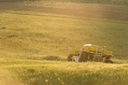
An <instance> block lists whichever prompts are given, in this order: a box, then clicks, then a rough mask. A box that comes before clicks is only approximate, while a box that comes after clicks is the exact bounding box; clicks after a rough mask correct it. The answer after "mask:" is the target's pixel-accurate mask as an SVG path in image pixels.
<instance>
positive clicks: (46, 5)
mask: <svg viewBox="0 0 128 85" xmlns="http://www.w3.org/2000/svg"><path fill="white" fill-rule="evenodd" d="M0 10H1V12H2V11H5V10H14V11H21V10H23V11H35V12H40V13H54V14H61V15H71V16H80V17H87V18H111V19H121V20H128V16H127V15H128V6H121V5H107V4H90V3H61V2H56V3H55V2H33V3H28V2H27V3H25V2H24V3H21V2H19V3H18V2H15V3H14V2H1V3H0Z"/></svg>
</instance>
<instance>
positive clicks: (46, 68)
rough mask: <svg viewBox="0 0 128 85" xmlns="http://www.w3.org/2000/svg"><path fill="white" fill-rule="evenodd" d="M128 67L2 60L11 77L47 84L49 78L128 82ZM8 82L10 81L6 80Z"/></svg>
mask: <svg viewBox="0 0 128 85" xmlns="http://www.w3.org/2000/svg"><path fill="white" fill-rule="evenodd" d="M127 67H128V64H126V63H125V64H123V63H122V64H105V63H96V62H86V63H74V62H66V61H63V62H62V61H44V60H42V61H40V60H26V59H22V60H21V59H1V60H0V69H1V70H0V71H1V72H2V73H8V71H9V72H10V74H9V75H8V77H11V78H12V80H13V78H14V79H15V78H16V77H18V78H19V79H20V80H19V79H17V82H18V83H19V84H23V85H24V84H28V85H42V84H43V85H44V84H45V80H48V84H49V85H72V84H73V85H79V84H81V85H84V84H91V85H113V84H115V85H127V84H128V82H127V79H128V76H127V75H128V73H127V70H128V68H127ZM3 69H6V70H8V71H6V70H3ZM3 71H4V72H3ZM1 76H2V74H1ZM7 79H8V78H7ZM6 82H9V81H8V80H6ZM12 85H16V84H12Z"/></svg>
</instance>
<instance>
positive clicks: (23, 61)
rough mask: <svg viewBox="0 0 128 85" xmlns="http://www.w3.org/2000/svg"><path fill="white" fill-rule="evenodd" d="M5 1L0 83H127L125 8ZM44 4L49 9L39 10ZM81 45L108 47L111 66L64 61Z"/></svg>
mask: <svg viewBox="0 0 128 85" xmlns="http://www.w3.org/2000/svg"><path fill="white" fill-rule="evenodd" d="M122 1H123V0H122ZM73 2H74V1H73ZM3 4H6V2H3V3H2V4H1V5H0V6H1V7H0V9H1V10H0V73H1V74H0V85H45V84H46V82H45V80H48V85H85V84H87V85H127V84H128V81H127V80H128V72H127V71H128V61H127V59H128V54H127V50H128V38H127V37H128V34H127V31H128V30H127V27H128V22H127V12H128V11H127V9H128V8H127V6H121V5H116V6H115V5H108V4H107V5H106V4H104V5H103V4H102V5H101V4H85V3H84V4H83V3H69V2H65V3H61V2H56V3H50V2H47V3H45V4H44V3H43V2H42V1H40V2H33V3H21V2H20V3H19V2H16V3H10V2H8V6H4V5H3ZM12 6H13V7H12ZM28 6H29V7H30V8H32V7H33V8H32V9H27V8H26V7H28ZM6 7H7V8H6ZM29 7H28V8H29ZM36 7H39V8H36ZM47 7H48V8H50V9H52V10H50V11H49V10H48V9H47V10H38V9H46V8H47ZM4 8H5V9H4ZM59 9H60V10H63V11H60V10H59ZM92 9H93V10H92ZM110 9H111V10H110ZM67 10H69V11H67ZM74 11H75V12H74ZM76 11H77V13H76ZM120 12H121V14H120ZM119 16H120V17H119ZM85 43H92V44H96V45H100V46H107V49H108V50H111V51H113V55H114V56H113V58H112V60H113V61H114V64H106V63H100V62H83V63H76V62H67V61H66V58H67V56H68V55H69V51H70V50H73V49H78V48H81V47H82V46H83V45H84V44H85Z"/></svg>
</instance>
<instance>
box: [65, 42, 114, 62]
mask: <svg viewBox="0 0 128 85" xmlns="http://www.w3.org/2000/svg"><path fill="white" fill-rule="evenodd" d="M112 56H113V55H112V51H108V50H106V49H105V46H104V47H100V46H97V45H93V44H85V45H84V46H83V47H82V48H81V49H80V50H74V51H71V52H70V55H69V56H68V58H67V60H68V61H76V62H85V61H98V62H106V63H112V61H111V60H110V58H111V57H112Z"/></svg>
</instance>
